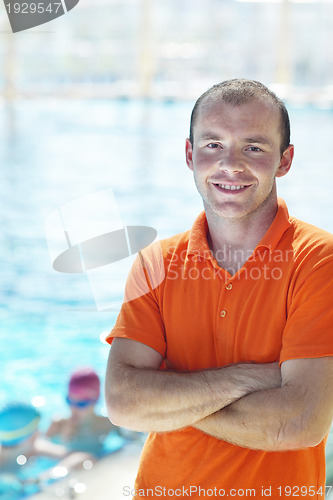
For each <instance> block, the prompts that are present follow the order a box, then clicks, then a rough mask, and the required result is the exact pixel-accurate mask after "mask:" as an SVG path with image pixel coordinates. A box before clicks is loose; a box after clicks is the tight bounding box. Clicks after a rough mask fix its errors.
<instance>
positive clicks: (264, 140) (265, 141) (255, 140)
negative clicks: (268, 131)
mask: <svg viewBox="0 0 333 500" xmlns="http://www.w3.org/2000/svg"><path fill="white" fill-rule="evenodd" d="M244 142H251V143H255V144H265V145H268V146H271V145H272V142H271V141H270V140H269V139H267V137H265V136H263V135H255V136H254V137H249V138H246V139H244Z"/></svg>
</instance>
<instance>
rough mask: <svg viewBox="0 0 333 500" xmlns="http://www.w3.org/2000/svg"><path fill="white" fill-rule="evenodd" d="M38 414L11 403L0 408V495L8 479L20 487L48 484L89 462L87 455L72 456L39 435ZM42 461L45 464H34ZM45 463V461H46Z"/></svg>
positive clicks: (89, 457)
mask: <svg viewBox="0 0 333 500" xmlns="http://www.w3.org/2000/svg"><path fill="white" fill-rule="evenodd" d="M39 422H40V413H39V412H38V411H37V409H36V408H35V407H34V406H32V405H31V404H27V403H23V402H12V403H7V404H4V405H3V406H2V407H0V492H1V485H2V486H3V480H4V478H5V479H6V478H7V477H8V476H10V477H12V478H15V480H16V481H18V482H19V483H21V484H22V485H24V484H25V485H26V484H31V483H38V482H40V481H45V482H48V481H49V480H51V479H57V477H59V476H58V475H57V474H58V472H59V471H61V477H64V476H66V475H67V474H68V473H69V471H70V470H71V469H74V468H79V467H81V466H82V465H83V464H84V462H85V461H86V460H88V459H89V460H90V461H91V460H93V458H92V456H91V455H88V454H87V453H82V452H81V453H72V452H69V450H68V449H67V448H66V446H63V445H59V444H55V443H52V442H51V441H50V440H48V439H46V438H45V437H43V436H42V435H41V434H40V433H39ZM40 457H43V458H45V459H46V460H44V461H41V462H39V463H37V460H38V459H39V458H40ZM47 459H49V460H47Z"/></svg>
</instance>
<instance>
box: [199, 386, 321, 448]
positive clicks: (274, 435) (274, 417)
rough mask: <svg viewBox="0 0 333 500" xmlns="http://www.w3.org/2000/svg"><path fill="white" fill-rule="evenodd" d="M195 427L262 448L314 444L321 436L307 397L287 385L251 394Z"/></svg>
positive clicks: (302, 446)
mask: <svg viewBox="0 0 333 500" xmlns="http://www.w3.org/2000/svg"><path fill="white" fill-rule="evenodd" d="M194 426H195V427H196V428H197V429H199V430H201V431H203V432H205V433H206V434H210V435H212V436H214V437H216V438H218V439H222V440H224V441H227V442H229V443H232V444H235V445H238V446H242V447H246V448H251V449H259V450H265V451H285V450H295V449H301V448H306V447H310V446H315V445H316V444H318V443H319V442H320V441H321V439H322V437H323V435H322V434H320V431H319V432H318V433H316V432H313V429H316V427H317V425H316V422H314V416H313V415H312V412H311V408H310V407H308V406H307V404H306V398H305V397H303V395H302V394H300V393H298V394H295V392H294V391H293V390H292V389H290V388H289V387H288V386H284V387H281V388H277V389H273V390H267V391H261V392H257V393H254V394H250V395H248V396H246V397H244V398H243V399H241V400H239V401H237V402H235V403H233V404H231V405H230V406H228V407H227V408H224V409H222V410H221V411H218V412H216V413H214V414H213V415H210V416H208V417H206V418H205V419H203V420H201V421H200V422H198V423H197V424H195V425H194ZM318 427H321V426H319V425H318ZM327 431H328V428H327Z"/></svg>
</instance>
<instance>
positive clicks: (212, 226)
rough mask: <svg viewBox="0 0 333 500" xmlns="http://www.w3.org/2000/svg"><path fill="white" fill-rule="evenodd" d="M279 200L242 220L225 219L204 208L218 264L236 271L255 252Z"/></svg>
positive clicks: (211, 246)
mask: <svg viewBox="0 0 333 500" xmlns="http://www.w3.org/2000/svg"><path fill="white" fill-rule="evenodd" d="M267 208H268V210H267ZM277 209H278V205H277V200H275V203H271V204H270V207H266V210H264V211H262V210H257V211H256V213H252V214H249V215H248V216H246V217H244V218H240V219H224V218H222V217H218V216H217V215H216V214H214V213H212V212H211V211H210V210H209V208H208V207H205V212H206V217H207V222H208V244H209V247H210V249H211V250H212V252H213V256H214V257H215V259H216V260H217V263H218V264H219V265H220V266H221V267H223V268H224V269H226V270H227V271H228V272H229V273H230V274H235V273H236V272H237V271H238V270H239V269H240V268H241V267H242V266H243V265H244V264H245V262H246V261H247V259H248V258H249V257H250V256H251V254H252V253H253V251H254V249H255V247H256V246H257V245H258V243H259V242H260V241H261V240H262V238H263V237H264V235H265V234H266V232H267V230H268V228H269V227H270V225H271V224H272V222H273V220H274V218H275V215H276V213H277Z"/></svg>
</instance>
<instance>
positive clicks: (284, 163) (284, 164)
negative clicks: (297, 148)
mask: <svg viewBox="0 0 333 500" xmlns="http://www.w3.org/2000/svg"><path fill="white" fill-rule="evenodd" d="M293 158H294V146H293V145H292V144H290V146H288V147H287V149H286V150H285V151H284V152H283V154H282V157H281V160H280V164H279V167H278V170H277V172H276V177H283V176H284V175H286V174H287V173H288V172H289V170H290V167H291V164H292V161H293Z"/></svg>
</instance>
